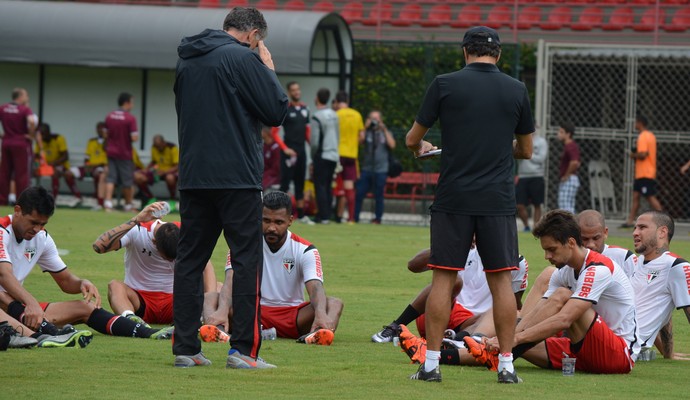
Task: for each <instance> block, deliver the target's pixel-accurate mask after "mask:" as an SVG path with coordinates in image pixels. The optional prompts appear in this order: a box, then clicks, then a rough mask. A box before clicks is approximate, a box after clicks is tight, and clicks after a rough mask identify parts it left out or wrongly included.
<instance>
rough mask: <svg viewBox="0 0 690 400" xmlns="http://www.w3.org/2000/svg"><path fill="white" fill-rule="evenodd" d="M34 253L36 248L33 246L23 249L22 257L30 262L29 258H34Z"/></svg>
mask: <svg viewBox="0 0 690 400" xmlns="http://www.w3.org/2000/svg"><path fill="white" fill-rule="evenodd" d="M35 255H36V248H35V247H31V248H25V249H24V258H26V260H27V261H29V262H31V260H32V259H33V258H34V256H35Z"/></svg>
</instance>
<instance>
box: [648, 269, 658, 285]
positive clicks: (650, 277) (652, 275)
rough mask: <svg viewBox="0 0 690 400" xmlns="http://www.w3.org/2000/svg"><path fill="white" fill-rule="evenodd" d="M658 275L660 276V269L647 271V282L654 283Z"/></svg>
mask: <svg viewBox="0 0 690 400" xmlns="http://www.w3.org/2000/svg"><path fill="white" fill-rule="evenodd" d="M657 276H659V271H650V272H647V284H648V285H649V284H650V283H652V281H653V280H654V279H656V277H657Z"/></svg>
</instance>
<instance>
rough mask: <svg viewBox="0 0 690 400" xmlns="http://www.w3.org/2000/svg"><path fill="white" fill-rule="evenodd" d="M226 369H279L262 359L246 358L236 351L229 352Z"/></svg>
mask: <svg viewBox="0 0 690 400" xmlns="http://www.w3.org/2000/svg"><path fill="white" fill-rule="evenodd" d="M225 368H234V369H268V368H277V367H276V366H275V365H273V364H269V363H267V362H266V361H264V360H263V359H262V358H261V357H257V358H256V360H255V359H253V358H251V357H249V356H245V355H244V354H242V353H240V352H239V351H237V350H235V349H230V351H229V352H228V362H227V364H225Z"/></svg>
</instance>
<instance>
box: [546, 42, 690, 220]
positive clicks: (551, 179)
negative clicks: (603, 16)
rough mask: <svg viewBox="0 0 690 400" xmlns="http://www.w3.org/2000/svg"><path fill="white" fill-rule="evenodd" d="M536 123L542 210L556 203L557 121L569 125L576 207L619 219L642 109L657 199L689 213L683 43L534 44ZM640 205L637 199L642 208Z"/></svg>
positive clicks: (689, 124) (689, 119)
mask: <svg viewBox="0 0 690 400" xmlns="http://www.w3.org/2000/svg"><path fill="white" fill-rule="evenodd" d="M538 54H539V56H538V67H537V100H536V101H537V104H536V107H535V112H536V116H537V117H536V120H537V123H538V124H539V125H540V126H541V127H542V128H543V129H542V132H543V133H544V134H545V135H546V138H547V140H548V142H549V146H550V147H549V150H550V153H549V159H548V163H547V170H548V174H547V194H546V206H547V208H551V209H552V208H557V198H558V165H559V161H560V156H561V153H562V148H563V146H562V144H561V142H560V141H558V139H557V132H558V128H559V125H560V124H561V123H562V122H565V121H569V122H572V123H573V124H574V125H575V126H576V133H575V136H574V139H575V140H576V142H578V144H579V146H580V151H581V157H582V160H581V161H582V165H581V167H580V170H579V173H578V175H579V177H580V181H581V186H580V190H579V192H578V196H577V202H576V209H577V210H583V209H586V208H596V209H598V210H600V211H602V212H604V213H605V215H606V216H607V217H611V218H617V219H624V218H625V217H626V216H627V215H628V213H629V212H630V205H631V199H632V185H633V180H634V163H633V161H632V159H631V158H630V157H629V153H630V150H631V148H633V147H634V146H635V142H636V139H637V135H638V132H637V131H635V129H634V122H635V117H636V116H637V115H644V116H645V117H646V118H647V119H648V120H649V126H648V128H649V129H650V130H651V131H652V132H654V134H655V135H656V138H657V182H658V186H659V194H658V197H659V199H660V201H661V204H662V206H663V208H664V209H665V210H667V211H668V212H669V213H670V214H671V215H673V216H674V218H677V219H682V220H689V219H690V202H689V201H688V195H687V194H688V193H689V192H690V176H684V175H682V174H681V173H680V167H681V166H682V165H683V164H684V163H685V162H686V161H688V160H689V159H690V113H689V112H688V109H690V104H689V103H690V100H689V99H690V85H688V83H687V82H688V78H690V48H687V47H686V48H681V47H649V48H640V47H634V48H633V47H625V46H601V45H599V46H597V45H580V44H573V45H569V44H551V43H540V45H539V49H538ZM645 206H647V205H646V204H645V202H643V207H645Z"/></svg>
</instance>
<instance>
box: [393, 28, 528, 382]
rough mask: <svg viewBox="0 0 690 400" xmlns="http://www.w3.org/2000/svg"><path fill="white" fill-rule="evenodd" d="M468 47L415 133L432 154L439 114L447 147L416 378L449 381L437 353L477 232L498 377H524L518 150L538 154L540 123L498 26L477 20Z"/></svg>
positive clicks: (413, 142) (430, 99) (418, 146)
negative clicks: (507, 62)
mask: <svg viewBox="0 0 690 400" xmlns="http://www.w3.org/2000/svg"><path fill="white" fill-rule="evenodd" d="M462 48H463V53H464V56H465V63H466V64H467V65H466V66H465V68H463V69H462V70H460V71H456V72H452V73H449V74H445V75H439V76H437V77H436V78H435V79H434V81H433V82H432V83H431V85H430V86H429V88H428V89H427V92H426V95H425V97H424V101H423V103H422V106H421V108H420V110H419V114H418V115H417V118H416V120H415V123H414V125H413V126H412V129H410V131H409V132H408V133H407V137H406V144H407V147H408V148H409V149H410V150H411V151H413V152H414V153H415V155H416V156H419V155H422V154H424V153H427V152H429V151H430V150H432V149H434V148H435V147H434V146H433V145H432V144H431V143H429V142H427V141H425V140H423V138H424V136H425V135H426V133H427V131H428V130H429V128H431V126H433V125H434V123H435V122H436V120H440V123H441V139H442V142H443V146H444V150H443V155H442V156H441V175H440V178H439V181H438V187H437V189H436V200H435V201H434V204H433V205H432V206H431V257H430V259H429V267H430V268H432V269H433V278H432V289H431V294H430V295H429V297H428V299H427V303H426V314H427V320H426V332H427V341H428V348H427V353H426V362H425V363H424V364H422V365H421V366H420V367H419V370H418V371H417V372H416V373H415V374H414V375H412V376H411V377H410V379H418V380H424V381H432V382H440V381H441V372H440V370H439V368H438V361H439V358H440V348H441V340H442V339H443V331H444V329H445V328H446V325H447V323H448V317H449V313H450V309H451V304H450V301H451V298H452V296H451V292H452V290H453V284H454V283H455V277H456V275H457V271H458V270H461V269H463V268H464V266H465V261H466V259H467V254H468V253H469V250H470V246H471V245H472V237H473V235H476V240H477V250H478V251H479V255H480V256H481V258H482V261H483V264H484V271H485V272H486V280H487V282H488V284H489V288H490V289H491V295H492V297H493V304H494V307H493V310H494V311H493V312H494V320H495V324H496V332H497V336H498V340H499V342H500V348H501V354H499V361H500V363H499V366H498V371H499V372H498V382H500V383H517V382H519V378H518V377H517V375H516V374H515V370H514V368H513V361H512V360H513V357H512V353H511V351H512V346H513V336H514V332H515V319H516V312H517V306H516V303H515V296H513V291H512V290H511V277H510V271H511V270H514V269H517V268H518V246H517V226H516V222H515V186H514V184H513V171H514V160H513V158H524V159H528V158H530V157H531V156H532V133H533V132H534V122H533V121H532V113H531V110H530V104H529V98H528V96H527V89H526V88H525V85H524V84H523V83H521V82H519V81H517V80H515V79H513V78H511V77H509V76H508V75H505V74H503V73H501V72H500V71H499V70H498V68H497V67H496V63H497V62H498V59H499V58H500V56H501V43H500V41H499V38H498V33H496V31H495V30H493V29H491V28H487V27H484V26H477V27H473V28H470V29H469V30H468V31H467V32H466V33H465V37H464V39H463V41H462ZM514 138H517V140H514Z"/></svg>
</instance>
